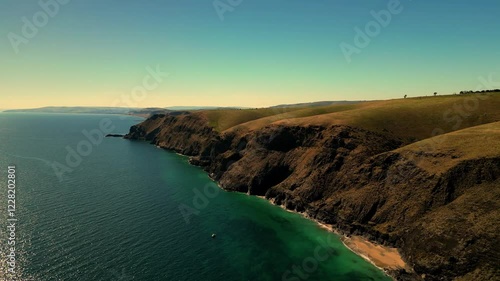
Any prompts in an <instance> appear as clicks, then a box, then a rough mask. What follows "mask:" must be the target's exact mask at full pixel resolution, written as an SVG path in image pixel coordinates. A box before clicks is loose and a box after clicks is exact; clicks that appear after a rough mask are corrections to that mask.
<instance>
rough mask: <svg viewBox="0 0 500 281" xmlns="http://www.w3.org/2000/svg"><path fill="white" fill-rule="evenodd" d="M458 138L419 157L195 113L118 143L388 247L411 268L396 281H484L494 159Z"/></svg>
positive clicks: (398, 144)
mask: <svg viewBox="0 0 500 281" xmlns="http://www.w3.org/2000/svg"><path fill="white" fill-rule="evenodd" d="M483 126H485V128H484V130H490V131H491V130H493V131H492V132H493V138H491V139H488V141H490V142H491V141H493V142H495V139H496V140H497V141H498V139H500V138H497V137H500V134H499V132H500V122H496V123H491V124H487V125H483ZM479 127H481V126H479ZM480 130H481V128H480ZM464 131H465V133H467V129H465V130H464ZM476 131H477V129H476ZM458 132H460V131H458ZM458 132H457V133H450V134H449V136H448V137H447V140H446V142H444V144H443V142H440V143H438V142H437V141H435V142H433V143H434V144H433V148H432V149H423V147H425V145H426V144H428V143H425V141H423V142H424V143H414V144H411V145H409V146H408V145H407V143H404V142H403V141H402V140H401V139H400V138H397V137H394V136H393V135H390V134H385V133H383V132H375V131H370V130H366V129H362V128H357V127H353V126H348V125H314V124H312V125H304V124H300V125H293V124H279V123H276V124H274V123H273V124H270V125H267V126H264V127H262V128H259V129H256V130H229V131H224V132H218V131H217V130H215V129H214V128H213V127H212V126H210V125H209V122H208V120H207V119H206V117H205V116H204V115H203V114H199V113H184V114H180V115H176V116H173V115H168V114H167V115H155V116H152V117H151V118H149V119H147V120H146V121H144V122H143V123H141V124H138V125H136V126H133V127H132V128H131V130H130V133H129V134H128V135H126V136H125V138H128V139H137V140H146V141H149V142H151V143H153V144H155V145H157V146H160V147H162V148H165V149H169V150H174V151H176V152H179V153H182V154H185V155H188V156H191V158H190V162H191V163H192V164H195V165H199V166H202V167H203V168H204V169H205V170H206V171H207V172H208V173H209V174H210V176H211V177H212V178H214V179H215V180H217V181H218V182H219V183H220V186H221V187H222V188H224V189H226V190H230V191H238V192H246V193H249V194H254V195H263V196H265V197H266V198H268V199H269V200H273V201H274V202H275V203H276V204H280V205H283V206H285V207H286V208H287V209H290V210H294V211H298V212H304V213H305V214H307V215H308V216H310V217H311V218H314V219H317V220H319V221H321V222H324V223H328V224H333V225H334V226H335V227H336V228H337V229H339V230H340V231H342V232H343V233H345V234H347V235H349V234H358V235H363V236H365V237H367V238H369V239H371V240H373V241H376V242H379V243H382V244H385V245H391V246H394V247H397V248H398V249H399V250H400V252H401V253H402V254H403V256H404V258H405V260H406V261H407V262H408V264H410V265H411V266H412V267H413V269H414V272H406V271H405V270H401V271H399V272H392V275H393V276H395V277H396V278H398V279H400V280H455V279H457V280H493V279H494V278H499V276H500V273H499V271H498V265H499V261H500V256H499V251H498V250H499V248H498V242H499V241H500V240H499V234H498V233H499V230H500V223H499V219H500V214H499V211H498V210H499V209H500V208H499V207H500V203H499V202H500V188H499V187H500V179H499V176H500V150H499V149H498V146H494V147H493V148H492V147H491V146H489V144H488V141H484V142H483V143H482V144H481V143H476V141H475V140H474V139H473V138H471V139H470V142H471V143H470V144H462V143H461V142H460V141H459V140H464V137H463V135H461V134H460V133H458ZM469 133H470V132H469ZM427 142H429V141H428V140H427ZM464 145H476V146H477V145H484V147H482V148H481V147H479V148H478V150H477V151H479V152H477V151H476V150H474V151H473V152H471V151H469V150H463V151H462V149H461V148H462V147H463V146H464ZM497 145H498V143H497ZM491 149H493V152H491ZM483 150H484V151H486V152H484V153H482V152H480V151H483Z"/></svg>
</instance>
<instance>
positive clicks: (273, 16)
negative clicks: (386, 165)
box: [0, 0, 500, 108]
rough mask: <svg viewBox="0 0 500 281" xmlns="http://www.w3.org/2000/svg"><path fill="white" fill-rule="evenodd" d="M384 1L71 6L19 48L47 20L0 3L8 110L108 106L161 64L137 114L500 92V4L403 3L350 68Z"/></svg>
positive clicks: (31, 9) (13, 3)
mask: <svg viewBox="0 0 500 281" xmlns="http://www.w3.org/2000/svg"><path fill="white" fill-rule="evenodd" d="M52 1H55V0H52ZM61 1H62V0H61ZM42 2H51V1H49V0H42ZM228 2H230V1H229V0H220V3H228ZM233 2H237V1H236V0H233ZM389 2H390V1H386V0H377V1H368V0H366V1H352V0H342V1H340V0H339V1H333V0H331V1H327V0H314V1H310V0H309V1H306V0H287V1H284V0H275V1H272V0H242V2H241V4H239V5H237V6H236V7H232V11H227V12H225V13H224V14H223V20H221V17H219V15H218V13H217V12H216V9H215V8H214V1H213V0H206V1H205V0H182V1H180V0H179V1H173V0H150V1H131V0H108V1H106V0H72V1H69V2H68V3H67V4H64V5H62V4H61V5H59V11H58V12H57V13H55V15H54V16H53V17H49V19H48V22H47V24H46V25H43V26H41V27H40V28H38V32H37V33H36V34H35V35H34V37H33V38H27V40H28V42H27V43H19V42H17V41H16V42H17V45H16V46H15V47H13V44H12V40H13V39H12V38H13V37H12V36H13V35H12V34H16V35H18V36H23V33H22V28H23V25H24V23H23V21H22V18H23V17H26V18H27V19H28V20H29V21H30V22H32V21H33V16H34V15H35V14H36V13H37V12H39V11H43V9H42V8H41V6H40V5H39V3H38V1H18V0H2V1H1V2H0V34H1V37H0V63H1V64H0V108H23V107H39V106H47V105H99V106H110V105H111V104H112V102H113V101H114V100H116V99H117V98H118V97H120V96H121V95H127V94H130V92H131V90H132V89H133V88H134V87H135V86H138V85H141V84H142V82H141V81H142V79H143V78H144V77H145V76H146V75H147V74H148V72H147V71H146V67H148V66H149V67H151V68H155V67H156V66H157V65H160V68H161V70H162V71H164V72H168V73H170V76H169V77H168V78H166V79H164V81H163V82H162V83H160V84H159V86H158V87H156V88H155V89H154V90H151V91H150V92H148V95H147V97H146V98H144V99H142V100H140V101H138V102H137V104H136V105H137V106H173V105H223V106H228V105H239V106H267V105H273V104H279V103H295V102H307V101H318V100H365V99H386V98H399V97H402V96H403V95H404V94H408V95H409V96H415V95H426V94H431V93H433V92H435V91H437V92H439V93H443V94H445V93H453V92H455V91H460V90H465V89H475V88H476V86H477V85H478V84H479V80H478V79H479V77H481V76H483V77H487V76H488V75H490V74H494V73H496V76H494V77H496V78H495V79H496V80H497V81H500V44H499V43H500V1H498V0H483V1H470V0H453V1H451V0H449V1H431V0H413V1H410V0H401V1H400V5H401V7H402V11H401V12H400V13H398V14H393V15H392V19H391V21H390V23H389V24H388V25H387V26H386V27H382V28H381V29H380V32H379V34H377V35H376V36H374V37H373V38H371V41H370V43H369V44H368V45H367V46H366V47H364V48H360V52H359V53H357V54H353V55H352V56H351V62H350V63H349V62H348V61H347V60H346V58H345V57H344V54H343V52H342V50H341V48H340V47H339V46H340V44H341V43H342V42H345V43H348V44H351V45H354V37H355V35H356V32H355V28H356V27H358V28H360V29H364V28H365V25H366V24H367V23H369V22H370V21H373V20H374V18H373V16H372V15H371V13H370V12H371V11H372V10H373V11H380V10H383V9H387V5H388V3H389ZM42 19H43V18H42ZM9 34H10V35H9ZM16 38H18V37H16ZM16 48H17V50H18V53H16V52H15V49H16Z"/></svg>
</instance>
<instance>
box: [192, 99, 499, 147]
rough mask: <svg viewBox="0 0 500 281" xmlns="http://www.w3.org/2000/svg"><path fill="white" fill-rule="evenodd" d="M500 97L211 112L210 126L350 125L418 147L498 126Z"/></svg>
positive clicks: (208, 113) (229, 128)
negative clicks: (454, 133)
mask: <svg viewBox="0 0 500 281" xmlns="http://www.w3.org/2000/svg"><path fill="white" fill-rule="evenodd" d="M499 108H500V93H498V92H497V93H488V94H470V95H450V96H437V97H420V98H408V99H397V100H386V101H371V102H361V103H357V104H350V105H332V106H321V107H310V108H265V109H251V110H211V111H204V112H200V114H203V115H206V118H207V119H208V122H209V124H210V125H211V126H213V127H215V128H216V129H217V130H218V131H219V132H222V131H235V130H238V131H243V132H244V131H250V130H256V129H259V128H262V127H264V126H267V125H270V124H287V125H302V126H303V125H332V124H339V125H349V126H353V127H358V128H363V129H367V130H370V131H375V132H380V133H386V134H390V135H393V136H395V137H399V138H401V139H403V140H404V141H405V142H407V143H409V142H414V141H418V140H422V139H426V138H430V137H433V136H435V135H437V134H444V133H449V132H452V131H456V130H460V129H465V128H468V127H472V126H477V125H481V124H486V123H491V122H495V121H500V110H499Z"/></svg>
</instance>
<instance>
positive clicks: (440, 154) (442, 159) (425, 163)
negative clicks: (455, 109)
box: [395, 122, 500, 173]
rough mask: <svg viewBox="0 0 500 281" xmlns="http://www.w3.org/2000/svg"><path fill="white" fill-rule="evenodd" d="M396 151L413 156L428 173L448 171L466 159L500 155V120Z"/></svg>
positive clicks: (410, 157) (433, 138)
mask: <svg viewBox="0 0 500 281" xmlns="http://www.w3.org/2000/svg"><path fill="white" fill-rule="evenodd" d="M395 152H398V153H401V154H402V155H403V156H404V157H405V158H407V159H408V158H409V159H413V160H414V162H415V163H416V164H417V166H418V167H420V168H422V169H424V170H426V171H427V172H429V173H440V172H442V171H447V170H449V169H450V168H451V167H453V166H455V165H457V164H458V163H460V162H462V161H464V160H473V159H480V158H491V157H498V156H499V155H500V122H493V123H489V124H484V125H479V126H475V127H470V128H467V129H463V130H459V131H454V132H451V133H447V134H443V135H439V136H436V137H432V138H429V139H425V140H422V141H419V142H415V143H412V144H410V145H407V146H404V147H401V148H399V149H397V150H395Z"/></svg>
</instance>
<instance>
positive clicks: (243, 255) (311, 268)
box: [0, 113, 390, 281]
mask: <svg viewBox="0 0 500 281" xmlns="http://www.w3.org/2000/svg"><path fill="white" fill-rule="evenodd" d="M105 118H109V119H110V121H109V122H111V123H110V124H111V125H110V124H108V125H110V126H111V127H114V129H113V131H112V132H113V133H126V132H128V129H129V127H130V126H131V125H133V124H135V123H138V122H140V121H141V119H140V118H137V117H118V116H106V115H61V114H43V115H40V114H38V115H37V114H8V113H0V194H3V195H2V197H0V202H1V203H0V217H1V218H2V220H1V222H2V227H1V228H0V249H1V250H2V254H1V256H0V259H1V260H2V268H0V269H1V270H0V278H4V277H5V276H6V271H7V268H8V266H7V264H6V253H8V245H7V235H9V234H8V231H7V228H6V219H7V210H6V202H7V195H6V194H7V191H6V190H7V178H6V177H7V166H8V165H12V164H14V165H15V166H16V214H15V215H16V218H17V219H18V221H17V223H16V230H15V238H16V241H17V243H16V249H15V254H16V275H15V276H17V278H18V279H17V280H141V281H148V280H189V281H191V280H209V281H211V280H213V281H218V280H290V281H298V280H335V281H344V280H350V281H356V280H376V281H381V280H390V279H389V278H388V277H386V276H385V275H384V274H383V273H382V272H381V271H379V270H378V269H376V268H375V267H374V266H372V265H371V264H369V263H368V262H366V261H365V260H363V259H362V258H360V257H358V256H356V255H355V254H353V253H352V252H350V251H349V250H348V249H346V248H345V247H344V246H343V245H342V244H341V243H340V241H339V239H338V237H337V236H335V235H334V234H331V233H329V232H327V231H325V230H324V229H321V228H320V227H318V226H317V225H316V224H315V223H314V222H312V221H309V220H307V219H304V218H303V217H301V216H300V215H297V214H294V213H290V212H287V211H285V210H283V209H281V208H280V207H277V206H273V205H271V204H269V203H268V202H267V201H266V200H264V199H261V198H257V197H252V196H248V195H245V194H240V193H229V192H224V191H221V190H219V189H217V188H215V184H214V183H213V182H212V181H211V180H210V179H209V178H208V176H207V175H206V174H205V173H204V172H203V171H202V170H201V169H200V168H198V167H194V166H191V165H189V164H188V162H187V158H186V157H183V156H179V155H177V154H175V153H171V152H168V151H165V150H161V149H158V148H156V147H155V146H153V145H150V144H147V143H145V142H139V141H127V140H123V139H120V138H105V139H103V140H102V142H96V143H97V144H95V145H94V144H92V148H91V152H90V153H89V154H88V155H87V156H84V157H81V158H82V159H81V163H78V165H74V166H75V167H70V166H67V163H68V162H66V159H65V158H66V156H67V154H68V151H67V150H66V147H68V146H69V147H70V148H72V149H75V150H76V149H77V148H78V144H79V143H81V142H82V141H85V140H87V138H86V137H85V136H84V135H83V133H82V130H87V131H91V130H93V129H96V128H99V122H101V120H103V119H105ZM89 143H90V142H89ZM87 150H88V149H87ZM81 151H84V150H81ZM55 162H57V163H60V164H61V165H66V166H67V168H69V169H71V171H66V172H64V173H63V175H62V177H61V178H59V177H58V176H57V175H56V173H55V171H54V168H53V166H54V165H53V164H54V163H55ZM73 164H74V163H73ZM58 172H61V171H60V170H58ZM60 175H61V174H60ZM200 194H201V195H200ZM212 233H216V234H217V236H216V238H215V239H212V238H211V235H212Z"/></svg>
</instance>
